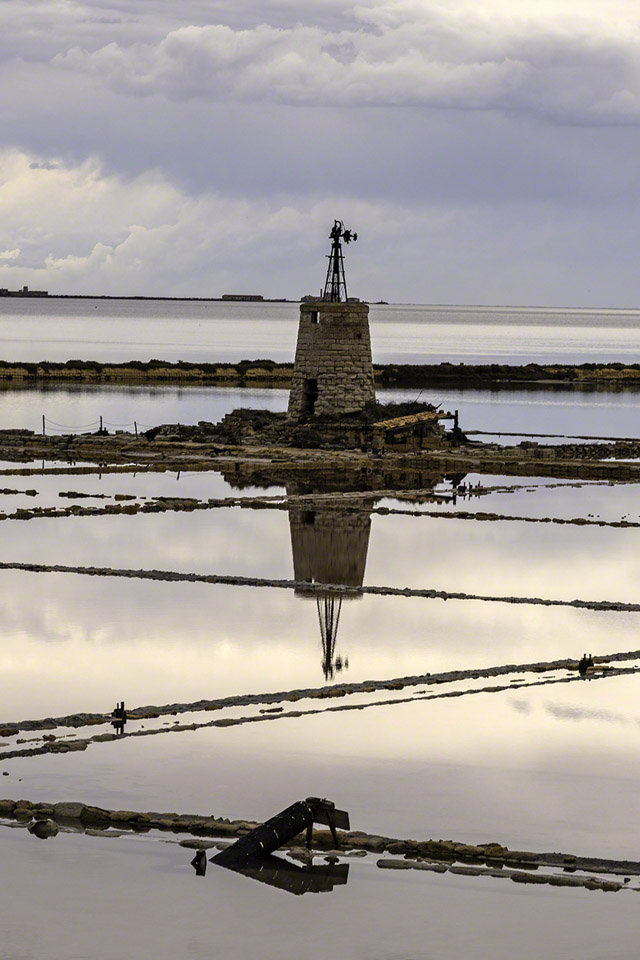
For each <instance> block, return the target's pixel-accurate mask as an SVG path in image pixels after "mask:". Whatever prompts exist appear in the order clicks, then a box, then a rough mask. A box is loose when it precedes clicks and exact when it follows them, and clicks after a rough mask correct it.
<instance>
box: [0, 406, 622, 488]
mask: <svg viewBox="0 0 640 960" xmlns="http://www.w3.org/2000/svg"><path fill="white" fill-rule="evenodd" d="M257 413H259V411H257ZM217 431H218V427H217V425H215V424H208V423H207V424H200V425H198V426H197V427H181V426H180V425H179V424H178V425H165V426H164V427H162V428H158V429H157V430H154V432H153V434H152V435H150V436H149V437H147V436H142V435H141V436H135V435H133V434H130V433H124V432H122V433H116V434H77V435H76V434H69V435H61V436H51V437H50V436H42V435H37V434H35V433H33V432H32V431H29V430H2V431H0V459H4V460H8V461H15V462H16V463H20V464H24V463H28V462H30V461H34V460H40V461H43V460H48V461H59V462H61V463H64V462H67V463H69V464H70V467H69V469H68V472H69V473H84V472H91V469H92V468H91V467H90V466H89V465H90V464H95V465H97V466H96V467H94V468H93V469H94V471H95V470H96V469H97V472H100V471H101V470H105V471H107V470H109V472H115V470H116V468H120V469H122V470H123V471H127V472H135V470H138V469H147V470H166V469H184V470H187V469H189V470H193V469H201V470H216V469H217V470H220V471H222V472H223V473H224V476H225V479H227V480H228V481H229V482H230V483H232V484H234V482H235V481H236V478H237V481H238V483H239V484H246V483H248V482H249V478H250V477H251V476H252V475H253V476H258V475H259V476H260V477H261V478H262V480H263V482H262V483H261V484H258V485H263V486H264V485H270V484H272V485H282V483H283V482H286V480H288V479H291V478H293V477H294V476H297V477H298V478H301V477H303V476H304V474H305V473H308V474H309V475H310V476H309V479H313V477H312V476H311V475H312V474H315V477H316V478H320V477H321V476H324V477H329V478H330V477H331V476H332V475H333V474H334V473H335V474H340V475H347V474H349V473H352V474H355V475H356V476H357V477H359V478H366V477H368V478H369V482H370V483H371V484H374V483H375V486H376V487H377V488H381V487H386V488H387V489H390V488H391V487H392V486H393V482H392V481H391V480H390V478H392V477H394V476H396V475H397V476H400V477H402V476H403V475H408V474H411V475H413V477H414V478H415V477H416V476H418V477H419V476H421V475H422V476H423V477H426V476H428V477H433V476H435V475H440V476H448V477H456V476H464V475H465V474H467V473H481V474H482V473H489V474H492V475H501V476H504V475H507V476H527V477H556V478H566V479H579V480H614V481H615V480H625V481H630V480H631V481H640V462H638V461H640V443H637V442H626V441H625V442H622V441H612V442H611V443H579V444H559V445H555V446H542V445H537V444H531V443H525V444H523V445H520V446H517V447H501V446H499V445H497V444H481V443H478V444H471V445H468V446H464V445H463V446H456V445H454V444H453V443H451V442H446V441H445V442H443V443H442V444H441V445H439V446H438V447H436V448H434V449H431V450H423V451H421V452H416V453H411V454H407V453H392V452H385V453H371V452H366V451H365V452H361V451H359V450H343V449H337V448H332V447H331V445H330V444H324V445H323V444H322V443H321V442H320V441H321V437H320V438H319V440H318V444H317V445H316V446H315V447H314V448H313V449H309V448H307V449H302V448H299V447H295V446H286V445H285V446H278V445H273V444H271V445H270V444H269V443H267V442H264V443H263V442H261V440H260V437H259V436H258V435H255V436H254V437H253V439H252V440H251V441H250V442H244V441H242V442H237V443H229V442H225V441H224V440H223V439H222V437H221V436H219V435H218V432H217ZM223 433H224V431H223ZM634 461H635V462H634ZM79 463H80V464H83V465H87V466H82V467H78V466H76V465H77V464H79ZM49 470H56V471H58V472H59V468H44V469H43V470H37V469H34V471H33V472H34V473H44V474H46V473H47V472H49ZM8 472H9V473H15V474H16V475H23V476H27V475H30V473H29V468H25V467H24V466H22V467H20V468H16V470H15V471H8ZM3 474H5V475H6V474H7V471H6V470H3ZM264 481H266V482H264ZM362 485H363V484H361V486H362ZM403 486H404V487H405V488H406V486H407V484H406V483H400V484H399V486H398V488H399V489H402V487H403ZM411 486H412V487H414V488H415V487H419V486H420V483H419V482H416V480H415V479H414V480H413V482H412V483H411Z"/></svg>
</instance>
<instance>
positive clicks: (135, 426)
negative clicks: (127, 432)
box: [133, 420, 138, 437]
mask: <svg viewBox="0 0 640 960" xmlns="http://www.w3.org/2000/svg"><path fill="white" fill-rule="evenodd" d="M133 427H134V429H135V431H136V437H137V436H138V421H137V420H134V421H133Z"/></svg>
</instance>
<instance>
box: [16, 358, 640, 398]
mask: <svg viewBox="0 0 640 960" xmlns="http://www.w3.org/2000/svg"><path fill="white" fill-rule="evenodd" d="M292 374H293V364H292V363H276V362H275V361H273V360H269V359H257V360H242V361H240V362H239V363H222V362H215V361H214V362H211V363H190V362H185V361H178V362H177V363H172V362H169V361H164V360H148V361H141V360H131V361H128V362H126V363H100V362H98V361H93V360H68V361H66V362H65V363H55V362H50V361H44V360H43V361H41V362H39V363H19V362H8V361H0V384H3V383H4V384H7V385H9V384H10V385H12V386H15V385H16V384H17V385H20V384H30V383H49V382H51V383H56V382H57V383H142V384H144V383H152V384H158V383H166V384H180V386H189V385H193V386H201V385H203V384H211V385H219V386H225V385H230V384H233V385H234V386H254V385H259V386H261V387H265V386H273V387H280V388H288V387H289V386H290V385H291V379H292ZM374 375H375V379H376V382H377V383H378V384H379V385H381V386H395V387H424V388H427V387H431V386H443V385H449V386H452V387H457V388H465V387H466V388H471V389H473V388H480V387H486V386H491V387H492V388H494V389H499V388H500V387H503V388H507V389H508V388H510V387H511V388H512V387H513V386H517V387H518V388H524V389H526V388H527V386H529V387H531V386H534V387H535V389H537V390H540V389H551V390H553V389H555V390H558V389H563V388H564V389H575V388H576V387H578V388H580V389H587V390H621V389H628V388H631V389H634V388H635V389H638V388H640V364H623V363H583V364H546V365H540V364H535V363H530V364H525V365H516V364H497V363H494V364H465V363H460V364H453V363H438V364H391V363H389V364H375V365H374Z"/></svg>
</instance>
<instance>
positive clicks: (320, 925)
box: [0, 464, 640, 960]
mask: <svg viewBox="0 0 640 960" xmlns="http://www.w3.org/2000/svg"><path fill="white" fill-rule="evenodd" d="M37 466H38V465H37V464H31V467H33V468H34V472H33V473H31V474H30V475H28V476H21V475H19V474H16V473H14V474H11V473H10V472H9V473H5V474H4V475H3V477H2V478H1V479H0V487H2V488H3V492H0V513H3V514H7V515H9V518H8V519H6V520H2V521H1V522H0V545H1V550H0V578H1V582H2V585H3V588H4V589H3V590H2V593H1V595H0V637H1V640H0V725H1V724H2V723H12V722H17V721H29V720H38V719H42V718H49V717H51V718H60V717H63V716H65V715H69V714H78V713H105V714H107V713H109V712H110V711H111V709H112V708H113V706H114V705H115V703H116V702H117V701H122V700H124V701H125V702H126V704H127V707H128V708H129V709H134V708H136V707H144V706H149V705H155V706H156V707H158V708H160V709H159V710H158V716H155V717H148V718H145V719H137V720H130V721H129V722H128V723H127V725H126V729H125V732H124V735H123V736H121V737H118V738H117V739H114V740H109V741H92V742H90V743H88V745H87V746H86V749H84V750H82V751H77V752H75V751H73V752H68V753H43V752H38V751H41V748H43V747H46V744H47V742H48V741H46V740H45V736H47V737H51V736H55V737H56V738H58V739H60V740H62V742H66V743H68V744H71V743H73V742H74V741H79V740H82V739H85V738H87V739H88V738H91V737H93V736H94V735H95V734H96V733H102V732H104V731H105V730H110V727H109V725H108V723H104V724H102V725H99V726H86V725H83V724H82V723H80V724H79V725H78V726H73V727H70V726H65V725H64V723H61V722H60V721H59V720H55V721H54V723H53V725H49V727H48V728H47V729H46V730H45V729H24V730H21V731H20V732H18V733H16V734H13V735H11V734H8V735H3V736H2V737H1V739H0V772H1V773H2V774H3V776H2V781H0V782H1V783H2V790H1V791H0V793H1V794H2V795H4V796H6V797H11V798H13V799H18V798H19V797H25V798H28V799H30V800H34V801H36V800H46V801H51V802H57V801H63V800H77V801H81V802H83V803H90V804H97V805H100V806H103V807H106V808H109V809H124V810H142V811H144V810H173V811H177V812H193V813H202V814H215V815H216V816H218V817H229V818H240V817H246V818H248V819H262V818H266V817H268V816H269V815H271V814H273V813H274V812H276V811H277V810H279V809H281V808H282V807H284V806H286V805H287V804H288V803H290V802H292V801H293V800H295V799H298V798H299V797H305V796H309V795H318V796H328V797H330V798H331V799H333V800H334V801H335V802H336V803H337V804H338V805H339V806H341V807H344V808H346V809H348V810H349V812H350V815H351V825H352V828H353V829H356V830H365V831H369V832H372V833H382V834H386V835H388V836H395V837H400V838H410V837H414V838H419V839H426V838H430V837H431V838H435V839H437V838H452V839H455V840H458V841H462V842H467V843H486V842H490V841H495V842H498V843H501V844H505V845H508V846H509V847H511V848H512V849H524V850H534V851H545V850H546V851H558V850H560V851H565V852H568V853H574V854H582V855H592V856H602V857H618V858H635V857H636V855H637V854H636V847H637V844H636V840H635V836H636V832H637V829H636V823H637V809H638V803H639V801H640V776H639V775H638V772H637V771H638V763H637V760H638V754H639V752H640V708H639V707H638V683H639V682H640V679H639V677H638V674H637V673H636V671H637V670H638V669H640V641H639V639H638V638H639V637H640V631H639V627H640V589H639V587H638V584H639V583H640V560H638V557H639V556H640V527H634V526H630V527H623V528H621V527H619V526H614V525H612V524H616V523H619V522H621V521H623V520H624V521H625V522H632V523H640V505H639V502H638V497H637V487H635V486H634V485H633V484H630V483H604V482H575V481H571V482H562V481H555V480H549V479H539V478H535V477H524V478H512V477H502V476H480V475H469V476H467V477H465V478H463V479H461V480H460V479H459V478H458V479H456V481H455V483H452V482H451V481H450V480H445V479H444V478H442V479H441V480H440V481H438V482H436V483H434V485H433V486H432V487H431V488H429V489H424V490H423V491H421V497H420V500H419V502H415V500H414V499H411V498H409V499H408V498H407V497H404V496H402V495H401V494H400V493H398V492H395V495H394V493H393V492H389V491H388V492H387V493H386V495H383V494H381V493H380V492H378V493H377V494H376V495H371V496H369V495H363V494H362V493H359V494H358V495H357V496H356V495H355V494H354V496H352V497H351V498H350V500H349V501H348V507H349V508H348V509H345V506H346V502H344V503H342V504H337V503H336V502H331V501H324V502H323V501H319V500H317V501H315V502H311V503H305V502H304V501H300V500H295V499H294V500H291V501H290V502H289V503H287V501H286V497H287V495H288V494H290V495H291V496H292V497H295V495H296V491H295V490H287V489H286V487H285V486H278V485H274V486H272V487H270V488H268V489H259V488H257V487H248V488H244V489H242V490H238V489H236V488H235V487H234V486H233V485H232V483H230V482H229V481H228V480H226V479H225V478H224V477H223V476H221V475H220V474H218V473H216V472H214V471H209V472H207V471H199V472H194V473H189V472H183V473H180V474H179V475H178V474H177V473H147V472H144V471H141V472H138V473H107V474H103V475H100V474H99V473H90V474H81V475H69V474H65V473H61V474H54V475H51V474H47V473H41V472H40V473H39V472H38V470H37ZM50 466H51V464H48V465H46V467H50ZM59 466H60V467H62V468H64V465H63V464H60V465H59ZM18 468H19V467H18V465H16V467H15V469H18ZM2 469H3V470H5V471H11V469H12V467H11V465H10V464H3V465H2ZM27 491H30V492H27ZM320 492H321V491H318V493H320ZM61 494H62V495H61ZM123 497H124V498H132V499H122V498H123ZM166 497H180V498H194V499H195V500H197V501H199V506H201V507H205V506H206V509H194V510H192V511H188V512H185V511H177V510H174V509H167V510H166V511H165V512H158V513H156V512H153V513H143V512H135V513H133V514H131V515H129V514H116V515H111V514H103V515H95V516H70V515H66V516H58V517H50V518H41V517H33V518H32V519H17V518H16V519H11V518H10V517H11V514H12V513H14V512H15V511H32V510H33V508H34V507H52V506H53V507H56V508H57V509H58V510H64V509H67V508H70V507H86V506H90V507H95V508H98V509H102V508H104V507H107V506H114V505H117V504H121V505H122V504H124V505H128V506H131V507H132V509H133V508H135V509H137V507H138V506H142V507H144V505H148V504H153V503H154V500H155V501H156V502H158V499H157V498H166ZM225 497H234V498H242V500H243V501H246V503H245V506H244V507H243V506H242V505H240V504H238V505H235V506H218V505H215V504H210V505H208V504H205V503H204V501H207V500H209V499H212V500H219V499H221V498H225ZM256 498H260V499H261V503H260V506H261V507H262V508H261V509H259V510H257V509H252V508H251V502H252V501H253V500H255V499H256ZM269 498H273V499H269ZM389 511H391V512H389ZM394 511H399V512H394ZM430 513H431V514H433V513H438V514H443V515H442V516H429V515H428V514H430ZM477 513H482V514H484V515H487V514H491V515H493V517H494V519H491V520H487V519H484V520H480V519H477V518H475V517H474V514H477ZM462 514H465V516H464V517H463V516H462ZM571 520H579V521H581V522H580V523H567V522H566V521H571ZM539 521H544V522H539ZM559 521H565V522H559ZM582 521H589V522H586V523H583V522H582ZM599 524H601V525H599ZM8 564H39V565H43V569H42V571H41V572H32V571H30V570H26V569H15V568H7V566H6V565H8ZM2 565H5V566H4V567H3V566H2ZM49 566H57V567H58V569H57V570H54V571H49V570H48V569H47V567H49ZM60 566H62V567H66V568H67V569H66V570H63V569H59V567H60ZM88 567H93V568H99V571H100V572H99V573H97V572H96V571H95V570H94V571H93V573H90V572H87V570H86V568H88ZM123 570H124V571H129V572H130V571H132V572H133V573H132V575H127V576H122V575H121V574H122V571H123ZM154 571H156V572H155V573H154ZM158 571H159V573H158ZM163 572H169V573H173V574H180V575H181V576H182V579H180V578H179V579H176V580H170V581H167V580H166V579H163V578H162V573H163ZM189 574H197V575H198V576H199V577H200V578H201V579H199V580H196V581H195V582H189V581H187V580H186V579H184V576H185V575H187V576H188V575H189ZM207 576H213V577H214V578H215V577H218V578H223V581H224V582H215V581H214V582H204V581H203V580H202V577H207ZM233 577H235V578H240V579H239V582H233V581H231V580H229V578H233ZM225 578H226V580H225ZM274 581H279V582H278V583H275V582H274ZM311 582H315V583H316V584H325V585H328V586H327V587H326V589H323V590H321V591H320V592H313V590H311V589H309V586H308V585H309V583H311ZM305 585H306V586H305ZM331 585H334V586H336V585H343V586H347V587H349V590H348V591H347V593H346V595H345V594H344V593H341V592H340V591H336V590H333V591H332V590H331ZM372 587H380V588H391V589H393V590H395V591H396V592H392V593H384V592H382V593H376V592H373V593H372V592H369V589H370V588H372ZM404 588H410V590H409V594H408V595H406V596H405V595H402V593H399V592H398V591H401V590H404ZM425 590H438V591H443V592H444V594H445V595H441V596H437V597H433V596H426V595H419V593H420V591H425ZM449 594H456V595H457V598H455V599H452V598H449V599H447V598H446V596H447V595H449ZM576 599H578V600H581V601H584V603H583V605H582V606H575V605H572V602H573V601H574V600H576ZM514 600H516V601H518V602H512V601H514ZM540 601H558V603H557V604H555V605H547V604H546V603H544V602H540ZM594 601H595V602H598V601H621V602H622V603H624V604H628V605H631V608H627V609H625V608H621V609H609V610H602V609H597V608H594V604H593V602H594ZM327 617H329V618H330V622H331V628H332V636H331V637H330V638H329V640H328V638H327V630H326V626H327ZM323 625H324V629H323ZM583 652H590V653H592V654H593V655H594V657H596V658H606V657H607V656H609V655H614V654H615V655H618V659H616V660H612V661H611V666H612V667H615V668H616V670H618V671H619V672H618V673H615V674H614V673H613V672H612V673H611V674H610V675H606V674H605V675H604V676H602V675H601V674H597V675H593V678H592V679H587V680H582V679H580V678H579V677H578V675H577V673H576V671H575V670H574V669H568V668H567V667H566V666H558V665H554V664H553V663H552V661H565V660H566V659H567V658H573V659H577V658H579V657H580V656H581V655H582V654H583ZM540 664H549V665H548V666H546V667H545V666H539V665H540ZM494 667H504V668H505V669H504V670H502V671H501V672H498V673H496V672H495V671H494V672H493V673H491V668H494ZM452 671H453V672H462V674H461V675H460V676H451V675H449V676H446V677H440V676H439V675H440V674H443V673H445V672H452ZM622 671H626V672H622ZM394 680H400V683H390V681H394ZM362 681H373V683H372V684H371V685H370V686H369V687H368V688H367V689H366V690H364V691H363V690H362V689H353V688H351V687H350V686H349V685H350V684H358V683H361V682H362ZM328 688H334V689H333V692H334V693H335V694H336V695H335V696H327V697H323V698H318V697H317V696H316V695H315V694H316V693H317V691H318V689H324V690H325V691H326V690H327V689H328ZM279 692H280V693H282V697H281V698H280V699H278V698H277V697H276V698H275V699H274V695H275V694H278V693H279ZM245 694H252V695H260V694H264V697H263V698H262V699H260V698H259V702H244V703H243V702H241V701H240V700H236V701H234V702H231V703H228V704H226V705H223V706H220V707H219V708H218V709H216V710H215V711H213V710H211V711H210V710H207V709H203V708H202V707H200V708H198V706H197V703H196V702H197V701H199V700H212V699H216V698H223V697H227V698H229V697H235V698H238V697H242V695H245ZM338 694H339V695H338ZM274 704H275V706H274ZM163 708H165V709H163ZM266 710H269V711H270V712H269V713H266V712H264V711H266ZM217 720H223V721H226V720H235V721H240V722H237V723H236V724H235V725H233V726H231V725H212V722H215V721H217ZM181 726H183V727H187V726H188V727H190V728H191V729H176V727H178V728H179V727H181ZM21 748H33V749H34V750H35V751H36V752H35V754H34V755H32V756H21V757H17V756H13V757H9V758H7V757H6V754H9V753H11V752H13V751H15V750H19V749H21ZM3 755H4V757H3ZM179 839H180V837H179V836H174V835H172V834H168V835H158V836H156V835H155V834H153V833H151V834H148V835H123V836H114V837H112V838H110V839H106V838H104V837H99V836H79V835H77V834H75V833H73V832H64V831H63V832H61V833H60V834H59V835H58V837H56V838H54V839H51V840H47V841H40V840H37V839H36V838H35V837H33V836H31V835H30V834H29V833H28V832H27V831H26V829H24V828H20V827H19V826H14V827H9V826H8V825H7V824H6V823H2V822H1V821H0V850H1V851H2V857H3V865H4V866H5V870H6V875H7V876H10V878H11V880H10V888H9V890H8V892H7V894H6V895H5V901H4V902H5V907H6V910H4V911H3V913H2V916H1V917H0V936H1V942H2V947H1V948H0V956H2V957H3V958H4V957H5V956H6V957H7V958H11V960H14V958H22V957H34V958H35V957H38V958H40V957H45V958H46V960H63V958H64V960H66V958H68V957H89V958H91V960H111V958H112V957H114V956H133V955H135V956H139V957H140V958H141V960H165V958H167V960H169V958H170V957H171V958H174V957H175V956H180V957H185V958H187V960H200V958H202V957H204V956H207V957H209V956H213V957H221V958H222V957H228V956H238V957H239V958H249V957H253V956H256V955H258V954H259V955H260V956H262V957H265V958H266V960H272V958H273V960H276V958H292V960H293V958H294V957H296V958H297V957H299V956H301V955H302V954H304V955H305V956H309V957H310V958H312V960H313V958H315V957H318V958H319V957H320V955H321V954H322V956H323V957H324V956H325V955H326V953H327V951H328V950H331V951H333V952H334V953H336V954H338V955H340V956H344V957H347V958H354V960H356V958H357V960H361V958H362V957H367V958H375V960H383V958H384V960H388V958H394V960H400V958H403V960H404V958H407V957H411V958H416V960H433V958H437V960H454V958H456V960H457V958H458V957H461V956H463V957H465V958H470V960H484V958H485V957H487V956H492V957H497V958H499V960H502V958H504V960H506V958H507V957H511V956H513V955H514V954H515V955H517V956H519V957H522V958H524V960H529V958H531V960H533V958H534V957H538V956H539V955H540V953H541V951H544V952H545V953H546V954H547V955H550V956H560V955H565V953H566V950H565V945H566V942H567V940H570V942H571V952H572V954H573V953H574V952H575V953H576V955H578V954H579V955H581V956H585V957H593V958H594V960H595V958H596V957H598V958H602V957H606V958H612V960H613V958H617V957H619V956H632V955H633V949H634V947H633V946H632V939H633V943H634V944H635V927H636V923H635V917H631V916H630V912H631V911H632V910H634V911H635V908H636V898H637V893H636V892H634V889H632V888H626V889H623V890H621V891H619V892H618V893H615V894H610V895H603V894H602V893H599V892H591V891H588V890H585V889H556V888H550V887H542V886H541V887H535V886H524V885H523V886H519V885H517V884H515V883H512V882H510V881H509V879H508V878H507V879H494V878H490V877H466V876H461V875H455V874H450V873H447V874H443V875H436V874H429V873H419V872H417V871H402V872H401V871H398V872H395V871H392V870H382V869H380V868H379V867H378V866H377V865H376V861H377V858H376V857H375V856H371V855H370V856H367V857H365V858H362V859H358V858H353V859H348V858H345V859H344V863H348V864H349V870H348V882H347V883H344V882H343V881H341V882H340V883H339V884H337V885H336V886H335V887H334V888H333V889H332V890H331V891H330V892H327V893H325V894H324V895H323V896H311V895H310V896H303V897H293V896H288V895H287V894H286V891H283V890H281V889H275V888H273V887H269V886H267V885H264V884H258V883H255V882H253V881H252V880H251V879H250V878H247V877H242V876H239V875H235V874H233V873H231V872H229V871H222V870H219V869H215V868H213V867H212V868H211V869H210V870H209V871H208V873H207V876H206V877H203V878H198V877H196V876H195V875H194V872H193V870H192V868H191V867H190V866H189V860H190V859H191V856H192V855H193V851H192V850H187V849H184V848H182V847H180V846H179V845H178V843H177V840H179ZM638 885H639V884H638V883H636V882H635V881H634V883H633V884H632V887H633V888H635V887H636V886H638ZM34 905H37V911H38V917H39V922H38V924H34V923H33V922H32V921H31V920H30V919H29V918H30V916H32V914H33V910H34V909H35V908H36V907H35V906H34ZM30 911H31V913H30ZM168 915H170V916H171V917H172V920H171V922H170V923H167V920H166V918H167V916H168ZM80 917H82V918H83V919H82V922H79V918H80ZM461 918H462V919H463V921H464V922H461ZM283 930H286V935H284V934H283ZM612 930H613V931H614V932H612ZM561 945H562V946H561Z"/></svg>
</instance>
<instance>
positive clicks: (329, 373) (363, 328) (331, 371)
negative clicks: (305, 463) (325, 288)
mask: <svg viewBox="0 0 640 960" xmlns="http://www.w3.org/2000/svg"><path fill="white" fill-rule="evenodd" d="M374 400H375V387H374V379H373V363H372V361H371V337H370V334H369V307H368V305H367V304H366V303H325V302H323V301H320V300H318V301H315V302H314V301H311V302H309V303H303V304H301V305H300V325H299V327H298V344H297V347H296V359H295V365H294V372H293V380H292V383H291V392H290V394H289V417H291V418H292V419H294V420H299V419H301V418H303V417H307V416H311V415H316V416H327V415H329V416H331V415H333V414H345V413H358V412H360V411H362V410H363V409H364V407H365V406H366V405H367V404H368V403H370V402H373V401H374Z"/></svg>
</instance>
